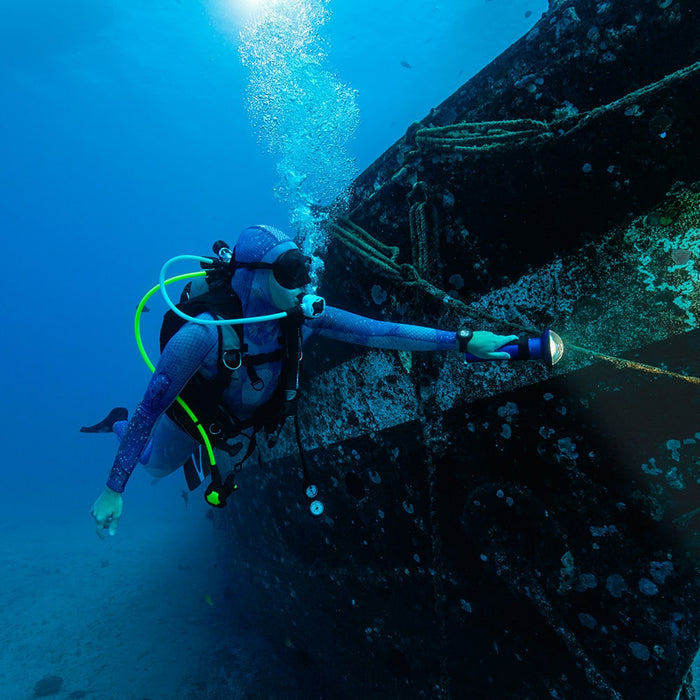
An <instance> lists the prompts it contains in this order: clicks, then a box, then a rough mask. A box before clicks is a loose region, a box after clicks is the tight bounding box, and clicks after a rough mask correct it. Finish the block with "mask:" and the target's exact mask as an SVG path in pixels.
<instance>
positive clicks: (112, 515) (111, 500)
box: [90, 486, 124, 539]
mask: <svg viewBox="0 0 700 700" xmlns="http://www.w3.org/2000/svg"><path fill="white" fill-rule="evenodd" d="M123 508H124V502H123V500H122V495H121V494H120V493H117V492H116V491H112V489H111V488H109V486H105V490H104V491H103V492H102V493H101V494H100V497H99V498H98V499H97V500H96V501H95V504H94V505H93V506H92V510H91V511H90V515H92V517H93V518H95V522H96V523H97V535H98V537H100V538H101V539H104V532H103V530H109V534H110V535H113V534H114V533H115V532H116V531H117V525H119V518H121V517H122V509H123Z"/></svg>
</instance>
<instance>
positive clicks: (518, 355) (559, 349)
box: [464, 328, 564, 367]
mask: <svg viewBox="0 0 700 700" xmlns="http://www.w3.org/2000/svg"><path fill="white" fill-rule="evenodd" d="M498 352H507V353H508V354H509V355H510V359H511V360H540V361H541V362H543V363H544V364H546V365H549V366H550V367H553V366H554V365H556V364H557V362H559V360H561V358H562V355H563V354H564V342H563V341H562V339H561V338H560V337H559V336H558V335H557V334H556V333H555V332H554V331H552V330H550V329H549V328H545V329H544V331H543V332H542V335H541V336H540V337H539V338H523V339H521V340H518V342H517V343H510V344H508V345H504V346H503V347H501V348H498ZM464 361H465V362H486V361H487V360H485V359H484V358H483V357H477V356H476V355H472V354H471V353H470V352H466V353H464Z"/></svg>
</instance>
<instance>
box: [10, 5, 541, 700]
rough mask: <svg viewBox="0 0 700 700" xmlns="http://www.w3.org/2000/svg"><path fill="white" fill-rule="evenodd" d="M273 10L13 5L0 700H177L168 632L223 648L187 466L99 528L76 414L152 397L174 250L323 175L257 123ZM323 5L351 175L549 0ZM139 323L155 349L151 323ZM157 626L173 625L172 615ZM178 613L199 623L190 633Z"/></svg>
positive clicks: (282, 211) (103, 457) (330, 72)
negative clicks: (252, 86)
mask: <svg viewBox="0 0 700 700" xmlns="http://www.w3.org/2000/svg"><path fill="white" fill-rule="evenodd" d="M285 1H286V0H276V3H277V6H278V7H279V6H284V4H285ZM267 2H268V4H269V3H272V4H273V6H274V4H275V0H267ZM289 2H292V0H289ZM294 2H295V5H307V6H309V7H310V8H311V9H314V8H315V10H318V9H319V7H320V6H321V3H320V2H319V0H294ZM260 5H264V0H259V2H258V3H253V2H252V1H251V0H247V1H246V2H244V1H243V0H241V1H240V2H236V0H157V1H156V0H153V1H151V2H143V0H138V1H137V0H102V1H100V2H96V0H64V1H63V2H60V3H59V2H55V0H36V1H35V2H24V1H23V2H20V1H19V0H15V1H14V2H12V1H10V0H5V2H3V3H2V4H1V5H0V82H1V84H2V88H3V89H2V109H0V225H1V227H2V232H3V239H2V241H3V242H2V249H3V251H4V263H5V269H4V275H3V277H4V280H3V282H4V283H3V292H4V293H3V320H4V323H3V331H2V338H3V342H2V358H3V364H4V366H5V368H6V371H5V372H3V375H2V391H1V394H0V395H1V396H2V399H1V400H2V431H3V445H4V460H3V471H2V473H3V480H4V483H3V489H2V490H0V526H2V532H3V541H2V548H1V549H0V561H1V562H2V567H3V576H2V579H0V608H2V610H3V612H2V619H0V630H2V632H1V633H0V634H2V637H0V641H1V642H2V646H3V648H7V647H10V646H11V647H12V648H13V649H15V650H16V651H15V652H14V653H13V654H4V655H2V656H0V688H3V690H2V691H0V694H1V695H2V697H7V698H10V699H13V698H18V699H21V698H26V697H31V695H32V693H33V689H34V684H35V682H36V681H38V680H39V679H40V678H42V677H43V676H47V675H58V676H61V677H62V678H63V679H64V686H63V691H62V692H63V693H64V696H65V695H66V694H67V692H69V691H76V690H81V689H82V690H84V691H85V692H86V695H85V697H91V698H127V699H129V698H134V699H137V698H144V697H150V698H151V700H154V698H159V697H163V698H166V697H178V696H177V695H174V694H173V693H176V692H180V693H183V692H184V691H183V690H182V688H184V687H185V686H186V684H187V683H190V684H192V683H194V682H195V681H194V680H192V678H191V677H190V679H189V680H187V679H186V678H185V675H186V674H184V675H183V673H184V672H183V671H182V664H178V663H177V660H176V662H175V666H176V667H177V668H178V671H177V673H179V674H180V676H178V675H177V673H175V676H177V679H179V682H180V685H176V684H175V683H174V681H173V682H171V683H170V685H167V684H165V685H164V684H163V683H160V684H159V683H157V682H156V681H155V677H156V675H157V674H163V673H164V671H163V669H164V668H167V667H168V666H167V663H168V659H172V658H173V654H171V653H170V650H169V649H168V644H172V645H173V650H172V651H173V653H175V647H177V650H178V653H179V654H181V655H183V654H184V658H185V659H187V658H191V657H192V656H193V655H194V656H197V653H198V651H197V642H198V641H201V642H202V645H201V646H202V647H203V649H200V650H199V653H200V654H204V653H206V652H207V651H208V649H209V647H208V646H206V644H209V640H208V634H209V633H210V632H212V633H213V630H216V633H217V635H218V637H217V638H218V639H220V638H221V629H219V627H217V625H219V626H220V623H221V620H220V619H219V618H217V616H216V615H213V614H212V612H211V611H212V610H213V609H215V608H214V607H212V606H210V605H209V604H208V600H209V599H208V598H206V599H205V597H206V596H209V595H212V591H215V590H218V591H222V590H224V589H223V588H222V586H224V583H223V582H221V581H216V580H215V577H216V576H217V571H218V569H217V564H216V557H217V556H220V554H221V553H220V552H218V553H217V552H209V551H208V550H207V545H208V542H209V533H210V530H211V527H210V524H209V522H208V521H207V520H206V518H205V517H204V508H203V506H202V504H201V503H199V500H200V499H198V498H197V496H196V495H194V496H192V497H191V499H190V503H189V507H188V508H187V509H185V503H184V501H183V499H181V498H180V495H181V491H182V489H183V487H184V484H183V481H182V479H181V477H180V476H179V475H174V476H173V477H171V478H170V479H169V480H166V481H164V482H163V483H160V484H158V485H157V486H153V485H152V484H151V481H150V479H149V478H147V477H146V475H145V474H139V473H137V474H135V476H134V478H133V479H132V482H131V483H130V484H129V489H128V493H127V496H126V509H125V514H124V517H123V519H122V524H121V526H120V530H119V532H118V533H117V536H116V537H114V538H110V539H108V540H107V541H105V542H103V541H101V540H99V539H98V538H97V537H96V536H95V534H94V530H93V528H92V525H91V520H90V517H89V515H88V511H89V509H90V506H91V504H92V502H93V501H94V499H95V498H96V496H97V495H98V494H99V492H100V491H101V489H102V487H103V484H104V480H105V478H106V475H107V472H108V471H109V467H110V465H111V461H112V458H113V456H114V451H115V447H116V443H115V441H114V439H113V438H112V437H111V436H85V435H81V434H80V433H79V432H78V427H79V426H80V425H85V424H90V423H93V422H96V421H97V420H98V419H99V418H101V417H102V416H103V415H104V414H105V413H106V411H107V410H108V409H109V408H111V407H112V406H113V405H124V406H128V407H129V408H133V407H134V405H135V404H136V403H137V402H138V400H139V399H140V396H141V392H142V391H143V388H144V386H145V382H146V381H147V379H148V373H147V370H146V368H145V367H144V365H143V363H142V361H141V359H140V357H139V355H138V353H137V352H136V348H135V345H134V341H133V337H132V330H131V329H132V322H133V313H134V310H135V307H136V304H137V303H138V300H139V299H140V298H141V296H142V294H143V293H144V292H145V291H146V290H147V289H148V288H149V287H150V286H151V285H152V284H153V283H154V281H155V280H156V279H157V272H158V269H159V267H160V265H161V264H162V263H163V262H164V261H165V260H166V259H167V258H169V257H171V256H172V255H175V254H179V253H200V254H201V253H204V254H206V253H207V252H208V251H209V246H210V244H211V242H212V241H213V240H215V239H217V238H227V237H229V236H230V235H231V232H236V231H238V230H240V229H241V228H243V227H245V226H246V225H249V224H252V223H268V224H273V225H276V226H279V227H281V228H285V229H289V228H290V227H291V226H292V223H291V222H293V221H294V220H295V214H294V212H293V211H290V206H291V205H290V201H289V199H287V200H286V201H284V200H280V199H279V198H278V197H276V196H275V191H277V192H278V193H279V192H280V187H282V189H284V184H285V182H287V183H289V178H287V179H286V180H285V173H288V172H289V169H290V167H292V166H293V167H294V168H295V170H294V173H293V175H294V176H295V177H297V176H298V177H299V178H301V181H302V182H306V183H311V178H310V177H309V178H308V179H304V178H305V177H306V176H307V175H309V173H307V172H305V171H304V168H305V167H306V168H308V167H310V166H309V164H308V159H307V160H305V159H304V155H305V154H304V153H303V152H302V151H303V150H304V145H303V143H304V142H303V141H296V142H294V145H293V147H292V149H291V151H288V152H286V153H284V154H281V152H280V151H279V150H275V149H274V147H273V149H272V152H270V149H269V147H268V142H269V133H268V132H266V130H265V129H264V128H262V129H261V128H258V127H256V126H255V125H254V124H252V123H251V120H250V116H251V112H250V109H251V105H250V94H251V93H250V92H249V91H248V84H249V80H250V76H251V67H250V66H243V65H242V61H241V56H240V54H239V47H240V43H241V39H240V32H241V29H242V28H243V26H244V24H245V23H246V22H248V23H250V22H251V21H254V18H255V15H256V12H259V11H260V7H259V6H260ZM324 7H325V8H326V9H327V10H328V12H329V14H328V16H327V18H326V19H327V21H326V22H325V23H324V24H323V25H322V26H318V27H316V30H317V32H318V36H317V40H318V42H319V44H318V45H319V46H322V48H323V52H324V54H325V56H324V58H323V59H322V60H319V62H318V66H317V69H318V70H319V71H322V72H324V74H325V75H326V76H327V81H326V82H325V83H323V85H325V87H324V88H323V89H328V86H329V85H337V86H339V88H338V89H341V90H344V91H346V95H348V96H350V97H348V99H351V102H352V104H353V108H354V109H356V114H355V117H353V118H351V115H350V114H349V112H348V113H346V114H345V115H343V114H341V115H339V116H338V117H337V118H338V119H340V124H339V127H340V128H341V130H342V128H343V125H344V124H347V125H351V126H352V127H354V128H353V129H351V130H350V129H349V130H348V133H347V137H348V138H347V140H346V141H345V142H344V143H341V144H340V145H337V144H335V143H331V142H329V143H325V144H323V143H322V144H321V146H322V147H324V146H325V148H326V153H329V152H330V151H333V154H334V156H339V155H340V156H342V157H343V158H344V159H345V160H344V161H343V162H344V163H347V164H348V171H347V172H348V173H350V172H359V171H361V170H362V169H363V168H365V167H366V166H367V165H369V164H370V163H371V162H372V161H373V160H374V159H375V158H377V157H378V156H379V155H380V154H381V153H382V151H383V150H384V149H386V148H387V147H388V146H390V145H391V144H392V143H393V142H394V141H396V140H397V139H398V138H399V137H400V136H401V135H402V134H403V133H404V132H405V130H406V128H407V127H408V126H409V125H410V123H411V122H412V121H414V120H415V119H419V118H422V117H424V116H425V115H426V114H427V113H428V112H429V110H430V108H431V107H433V106H435V105H437V104H438V103H440V102H441V101H442V100H443V99H445V98H446V97H447V96H448V95H450V94H451V93H452V92H453V91H454V90H455V89H456V88H458V87H459V86H460V85H461V84H462V83H464V82H465V81H466V80H467V79H468V78H469V77H470V76H471V75H473V74H474V73H475V72H477V71H478V70H479V69H480V68H482V67H483V66H484V65H486V64H487V63H488V62H489V61H490V60H491V59H492V58H494V57H495V56H496V55H498V54H499V53H500V52H501V51H502V50H504V49H505V48H506V47H507V46H509V45H510V44H511V43H512V42H513V41H514V40H516V39H517V38H518V37H519V36H521V35H522V34H523V33H525V32H526V31H527V30H528V28H529V27H530V26H532V24H533V23H534V22H535V21H536V20H537V19H538V18H539V16H540V15H541V13H542V12H543V11H544V10H545V9H546V2H545V1H544V0H434V1H432V2H414V1H412V0H408V1H406V0H386V1H385V2H382V3H369V2H363V1H362V0H331V1H330V3H328V4H327V5H324ZM258 48H262V47H258ZM292 67H293V68H294V66H292ZM298 68H299V66H297V69H298ZM318 89H319V91H320V93H319V94H318V95H317V94H315V93H314V89H313V88H312V87H310V86H309V85H308V84H306V85H305V94H304V96H303V98H304V100H305V101H306V102H307V103H308V104H311V105H313V104H314V103H315V102H318V99H320V98H321V97H323V94H322V89H321V87H319V88H318ZM348 104H349V103H348ZM285 109H288V105H287V107H285ZM258 116H260V114H259V113H258ZM287 116H288V115H287ZM344 119H347V120H348V121H347V122H345V121H343V120H344ZM289 124H292V125H293V126H289V125H287V126H286V127H285V126H284V125H283V127H282V132H283V133H282V136H287V137H291V136H292V135H293V133H297V135H298V126H299V125H298V121H297V122H295V121H293V120H292V121H290V122H289ZM329 126H331V125H330V124H329ZM285 128H287V129H288V131H287V132H284V129H285ZM292 132H293V133H292ZM336 133H337V132H336ZM278 136H279V134H278ZM328 138H329V139H330V138H332V134H331V132H330V131H329V132H328ZM295 149H296V150H295ZM339 149H342V151H341V150H339ZM284 158H286V159H287V160H285V161H284V163H283V167H281V168H280V162H281V161H282V160H283V159H284ZM290 159H291V160H290ZM295 159H296V160H295ZM290 163H292V166H290ZM294 163H296V165H294ZM280 183H282V184H280ZM341 186H342V183H338V182H334V183H332V187H341ZM282 194H283V196H284V192H282ZM287 194H288V193H287ZM312 194H318V187H317V188H316V190H315V191H314V192H312ZM307 195H308V193H306V194H305V195H304V196H307ZM296 223H298V222H296ZM144 321H145V325H146V339H147V341H148V342H150V343H153V341H154V338H155V337H156V333H157V330H158V325H159V324H158V318H157V316H156V314H155V313H154V314H153V315H152V316H151V317H149V316H148V315H146V317H145V319H144ZM151 347H153V345H151ZM194 501H197V502H196V503H195V502H194ZM166 552H167V556H166V555H165V554H164V553H166ZM183 591H185V592H188V593H187V595H185V594H184V593H182V592H183ZM183 595H185V597H186V598H187V602H186V603H183ZM188 596H189V597H188ZM171 599H172V600H171ZM169 600H170V601H171V602H170V603H164V601H169ZM138 601H141V603H140V604H139V602H138ZM214 602H216V598H215V599H214ZM162 605H172V606H175V607H174V608H173V609H170V608H166V609H162V610H161V609H160V608H159V606H162ZM134 606H136V608H137V609H138V614H135V613H134V614H133V621H134V622H133V626H132V627H129V625H128V624H127V623H125V622H124V620H125V619H127V620H128V619H130V617H129V616H130V615H131V614H132V613H131V612H130V611H133V610H134ZM183 608H186V610H185V611H184V612H183ZM180 613H182V614H180ZM161 619H167V620H170V622H169V623H168V625H166V626H165V627H162V626H160V625H159V620H161ZM179 619H182V620H186V621H187V622H186V623H185V622H183V623H182V625H181V626H180V627H178V625H177V620H179ZM106 620H109V621H110V622H109V623H106V622H102V623H101V621H106ZM173 620H174V622H173ZM110 625H113V626H112V627H110ZM125 625H126V626H125ZM188 625H189V627H188ZM192 625H194V627H192ZM117 628H118V630H119V632H118V634H117V633H116V632H114V633H113V630H115V629H117ZM164 630H167V633H164ZM193 630H195V631H194V632H193ZM183 644H186V645H190V646H192V647H193V648H194V650H191V649H189V647H188V649H187V650H186V651H183ZM139 645H142V646H143V649H142V650H141V649H140V647H139V654H140V655H141V656H139V657H138V658H139V659H142V658H144V657H145V658H149V655H150V656H153V657H154V658H155V657H157V658H158V659H160V660H161V662H162V663H163V667H160V666H158V665H157V663H155V661H154V662H153V663H151V664H150V665H149V663H145V662H142V661H137V660H135V658H134V653H133V652H134V650H135V648H136V647H137V646H139ZM177 658H178V657H176V659H177ZM127 669H128V671H127ZM202 672H203V671H202ZM250 673H251V674H253V675H254V670H250ZM170 675H171V676H172V675H173V674H172V673H171V674H170ZM196 675H197V673H195V672H194V671H192V673H191V674H190V676H192V677H194V676H196ZM171 680H172V679H171ZM120 684H121V685H120ZM178 688H179V689H180V690H178ZM241 692H243V691H241ZM180 696H181V697H186V696H185V695H180ZM202 697H204V695H202Z"/></svg>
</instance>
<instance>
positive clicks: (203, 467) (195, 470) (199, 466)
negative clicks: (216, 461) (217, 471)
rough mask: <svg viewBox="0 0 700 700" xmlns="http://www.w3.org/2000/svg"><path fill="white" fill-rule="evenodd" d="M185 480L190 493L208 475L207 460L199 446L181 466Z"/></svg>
mask: <svg viewBox="0 0 700 700" xmlns="http://www.w3.org/2000/svg"><path fill="white" fill-rule="evenodd" d="M182 469H183V471H184V472H185V480H186V481H187V487H188V488H189V490H190V491H194V490H195V489H196V488H197V487H198V486H199V485H200V484H201V483H202V482H203V481H204V480H205V479H206V478H207V476H208V475H209V460H207V459H206V458H205V454H204V450H203V449H202V446H201V445H200V446H199V447H197V449H196V450H195V451H194V452H193V453H192V454H191V455H190V456H189V457H188V458H187V459H186V460H185V462H184V463H183V464H182Z"/></svg>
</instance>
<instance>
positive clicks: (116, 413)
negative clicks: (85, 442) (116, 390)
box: [80, 406, 129, 433]
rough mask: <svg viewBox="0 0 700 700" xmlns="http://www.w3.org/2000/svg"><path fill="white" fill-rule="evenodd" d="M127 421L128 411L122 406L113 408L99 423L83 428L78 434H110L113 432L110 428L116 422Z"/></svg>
mask: <svg viewBox="0 0 700 700" xmlns="http://www.w3.org/2000/svg"><path fill="white" fill-rule="evenodd" d="M128 419H129V411H127V410H126V409H125V408H123V407H122V406H119V407H117V408H113V409H112V410H111V411H110V412H109V414H108V415H107V417H106V418H103V419H102V420H101V421H100V422H99V423H96V424H95V425H90V426H87V427H85V426H83V427H82V428H81V429H80V432H81V433H112V432H114V431H113V429H112V426H113V425H114V424H115V423H116V422H117V421H118V420H128Z"/></svg>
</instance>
